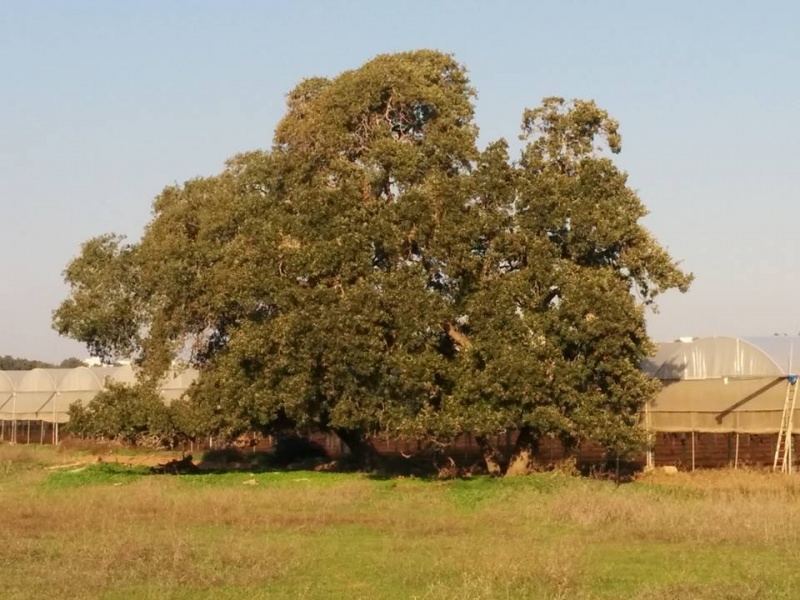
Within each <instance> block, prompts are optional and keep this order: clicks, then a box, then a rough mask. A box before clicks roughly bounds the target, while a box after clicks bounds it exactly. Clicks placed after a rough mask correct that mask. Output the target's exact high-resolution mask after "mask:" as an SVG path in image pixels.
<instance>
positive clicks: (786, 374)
mask: <svg viewBox="0 0 800 600" xmlns="http://www.w3.org/2000/svg"><path fill="white" fill-rule="evenodd" d="M644 370H645V371H646V372H647V373H648V374H650V375H651V376H653V377H656V378H658V379H659V380H661V382H662V384H663V386H662V389H661V391H660V392H659V394H658V395H657V396H656V398H655V399H654V400H653V401H652V402H650V403H648V404H647V406H646V407H645V414H644V422H645V426H646V428H647V429H648V431H650V432H651V433H654V434H690V441H691V464H692V466H694V464H695V457H696V454H697V452H696V437H697V436H699V435H700V434H706V437H708V436H707V434H712V437H713V438H714V439H715V440H716V438H717V434H729V435H730V436H732V437H729V438H728V458H729V461H730V462H731V463H732V464H734V465H736V464H738V462H739V441H740V435H742V434H744V436H746V441H747V443H748V444H750V443H751V442H752V444H751V448H750V450H751V452H750V458H751V459H752V460H753V461H755V462H759V463H771V462H773V460H772V457H773V456H778V450H779V449H782V448H783V447H782V446H781V444H782V441H781V438H783V440H784V442H783V444H784V446H788V448H789V450H788V453H787V454H786V456H787V460H788V466H784V468H788V470H791V464H792V461H793V455H792V447H793V446H794V445H795V444H794V443H793V439H794V431H793V423H798V424H800V421H798V420H797V411H798V409H800V406H798V405H796V404H795V402H794V399H795V398H796V396H797V393H796V387H797V386H794V385H793V384H792V381H796V376H797V373H798V372H799V371H800V337H789V336H772V337H755V338H734V337H710V338H697V339H688V340H684V341H678V342H671V343H666V344H660V345H659V348H658V352H657V353H656V356H655V357H653V358H652V359H650V360H648V361H646V362H645V364H644ZM792 407H793V410H792ZM790 417H791V418H790ZM765 436H770V437H769V439H767V438H766V437H765ZM755 438H758V439H757V440H756V441H757V442H758V443H756V442H755V441H753V440H754V439H755ZM731 440H732V444H731ZM713 446H714V444H713V443H708V445H707V447H705V448H704V449H701V450H700V452H701V453H703V452H705V454H709V453H710V452H712V451H714V450H712V447H713ZM662 448H663V445H662ZM732 448H733V450H732V451H731V449H732ZM655 451H656V452H658V451H659V448H658V443H657V444H656V449H655ZM687 460H688V459H687ZM775 460H776V461H777V459H775ZM648 462H649V463H650V464H652V462H653V457H652V455H649V456H648Z"/></svg>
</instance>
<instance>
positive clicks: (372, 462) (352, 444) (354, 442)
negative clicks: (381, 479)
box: [334, 428, 380, 470]
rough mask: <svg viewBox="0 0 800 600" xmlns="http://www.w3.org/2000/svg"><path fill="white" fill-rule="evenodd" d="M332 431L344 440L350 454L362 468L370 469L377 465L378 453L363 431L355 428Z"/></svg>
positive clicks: (378, 460)
mask: <svg viewBox="0 0 800 600" xmlns="http://www.w3.org/2000/svg"><path fill="white" fill-rule="evenodd" d="M334 433H336V435H338V436H339V439H340V440H342V442H344V444H345V445H346V446H347V448H348V450H350V454H351V455H352V456H353V458H354V459H355V460H356V463H357V464H358V466H359V467H360V468H362V469H366V470H372V469H375V468H377V467H378V465H379V462H380V455H379V454H378V451H377V450H375V447H374V446H373V445H372V444H371V443H370V442H369V440H367V438H366V437H365V436H364V434H363V433H361V432H360V431H358V430H356V429H343V428H337V429H334Z"/></svg>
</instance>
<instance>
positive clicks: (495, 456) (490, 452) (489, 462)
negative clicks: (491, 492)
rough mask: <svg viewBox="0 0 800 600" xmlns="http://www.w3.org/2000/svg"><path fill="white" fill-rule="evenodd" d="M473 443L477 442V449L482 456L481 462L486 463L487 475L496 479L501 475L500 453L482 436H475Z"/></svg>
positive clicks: (501, 460)
mask: <svg viewBox="0 0 800 600" xmlns="http://www.w3.org/2000/svg"><path fill="white" fill-rule="evenodd" d="M475 441H476V442H478V447H479V448H480V449H481V454H483V460H484V462H485V463H486V470H487V471H488V472H489V475H492V476H493V477H498V476H500V475H502V474H503V455H502V454H501V453H500V450H498V449H497V448H496V447H495V445H494V444H492V442H490V441H489V438H487V437H486V436H484V435H479V436H475Z"/></svg>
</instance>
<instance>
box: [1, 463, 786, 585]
mask: <svg viewBox="0 0 800 600" xmlns="http://www.w3.org/2000/svg"><path fill="white" fill-rule="evenodd" d="M74 459H75V457H74V456H73V457H70V456H68V455H60V454H59V455H53V456H50V455H48V454H47V451H41V452H40V451H39V450H31V449H14V450H13V451H12V450H9V449H7V448H0V460H2V461H10V462H11V463H12V464H13V465H14V466H13V467H12V468H10V469H9V470H8V472H7V473H6V474H5V475H3V477H2V479H0V502H2V503H3V507H4V518H3V527H1V528H0V578H2V581H3V582H4V584H3V586H4V587H3V589H4V598H39V597H41V598H45V597H47V598H51V597H54V596H62V595H69V596H70V597H77V598H153V597H159V598H187V599H188V598H192V599H194V598H240V597H242V596H243V595H250V596H253V597H270V598H326V599H327V598H389V599H393V598H396V599H400V598H426V599H440V598H441V599H450V598H459V599H462V598H464V599H472V598H487V599H489V598H521V597H524V598H534V599H536V598H542V599H544V598H548V599H556V598H559V599H567V598H570V599H572V598H575V599H578V600H580V599H584V600H585V599H589V600H591V599H597V598H621V597H623V598H634V599H638V600H661V599H662V598H663V599H666V598H674V597H679V596H683V597H692V598H698V599H700V600H702V599H707V600H721V599H723V598H730V599H732V600H747V599H750V598H763V597H768V598H778V599H780V598H791V597H794V596H793V595H792V592H793V590H794V589H796V586H797V585H798V584H800V575H798V574H796V573H795V571H794V569H793V566H792V564H791V563H790V562H789V561H786V560H783V557H784V556H787V555H788V556H791V555H794V554H795V553H796V552H797V551H798V550H800V536H798V534H797V533H795V532H794V528H793V527H791V526H789V525H787V524H791V523H796V522H797V521H798V518H800V495H799V494H798V490H799V489H800V485H798V482H797V481H796V480H795V478H793V477H781V476H774V475H771V474H767V473H760V472H733V471H731V472H697V473H694V474H686V475H684V474H681V475H678V476H675V477H672V478H667V477H661V476H658V475H652V476H646V477H641V478H640V479H639V480H638V481H635V482H634V483H631V484H629V485H623V486H619V487H617V486H615V485H614V484H613V482H608V481H598V480H592V479H586V478H577V477H570V476H566V475H562V474H559V473H555V472H553V473H542V474H536V475H532V476H529V477H518V478H513V479H492V478H486V477H473V478H470V479H464V480H459V479H455V480H448V481H437V480H433V479H431V480H424V479H418V478H413V477H407V478H395V479H390V478H372V477H369V476H366V475H362V474H343V473H318V472H302V471H292V472H254V473H248V472H232V473H212V474H202V475H185V476H177V477H175V476H164V475H151V474H149V471H148V469H147V468H145V467H127V466H124V465H118V464H109V463H97V464H89V465H85V464H82V465H78V466H74V465H73V464H72V463H71V462H70V460H73V461H74ZM2 464H5V462H3V463H2ZM53 467H58V468H53ZM32 582H33V583H32Z"/></svg>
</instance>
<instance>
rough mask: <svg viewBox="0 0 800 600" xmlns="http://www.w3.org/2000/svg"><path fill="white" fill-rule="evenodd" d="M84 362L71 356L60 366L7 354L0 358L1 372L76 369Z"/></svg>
mask: <svg viewBox="0 0 800 600" xmlns="http://www.w3.org/2000/svg"><path fill="white" fill-rule="evenodd" d="M82 366H84V365H83V361H82V360H81V359H80V358H75V357H74V356H71V357H69V358H65V359H64V360H62V361H61V362H60V363H59V364H57V365H56V364H52V363H48V362H44V361H41V360H30V359H28V358H19V357H17V356H11V355H9V354H6V355H5V356H0V371H30V370H31V369H74V368H75V367H82Z"/></svg>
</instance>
